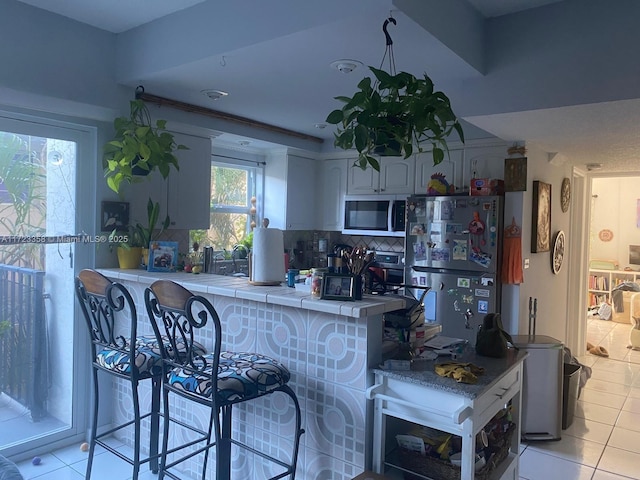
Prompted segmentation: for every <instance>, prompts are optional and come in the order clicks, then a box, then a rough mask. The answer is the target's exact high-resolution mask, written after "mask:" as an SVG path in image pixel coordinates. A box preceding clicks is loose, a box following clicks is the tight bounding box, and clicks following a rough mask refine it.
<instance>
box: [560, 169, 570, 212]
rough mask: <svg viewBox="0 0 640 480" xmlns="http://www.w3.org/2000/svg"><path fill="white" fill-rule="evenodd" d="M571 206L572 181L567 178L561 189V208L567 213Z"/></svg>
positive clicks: (564, 179) (563, 180)
mask: <svg viewBox="0 0 640 480" xmlns="http://www.w3.org/2000/svg"><path fill="white" fill-rule="evenodd" d="M569 205H571V180H569V179H568V178H566V177H565V178H563V179H562V186H561V187H560V208H561V209H562V211H563V212H566V211H567V210H569Z"/></svg>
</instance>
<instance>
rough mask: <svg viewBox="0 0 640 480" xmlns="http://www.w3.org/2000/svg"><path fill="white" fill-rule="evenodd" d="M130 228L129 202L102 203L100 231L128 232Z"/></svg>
mask: <svg viewBox="0 0 640 480" xmlns="http://www.w3.org/2000/svg"><path fill="white" fill-rule="evenodd" d="M128 228H129V202H108V201H103V202H102V203H101V212H100V231H101V232H112V231H114V230H115V231H116V232H126V231H127V230H128Z"/></svg>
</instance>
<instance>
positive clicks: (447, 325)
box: [405, 195, 504, 345]
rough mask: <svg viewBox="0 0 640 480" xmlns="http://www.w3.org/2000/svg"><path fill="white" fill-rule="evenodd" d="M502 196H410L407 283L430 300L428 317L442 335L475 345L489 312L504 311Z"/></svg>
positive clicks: (417, 295)
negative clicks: (440, 330)
mask: <svg viewBox="0 0 640 480" xmlns="http://www.w3.org/2000/svg"><path fill="white" fill-rule="evenodd" d="M503 200H504V198H503V197H500V196H464V197H463V196H438V197H433V196H426V195H424V196H422V195H421V196H413V197H409V198H408V199H407V206H406V212H407V222H406V235H405V284H406V285H415V286H416V288H415V289H412V288H409V291H410V293H411V294H413V295H414V296H415V297H416V298H419V297H420V294H421V291H422V290H421V288H425V287H430V288H431V290H430V291H429V293H428V294H427V296H426V298H425V302H424V303H425V318H426V320H427V321H428V322H436V323H439V324H440V325H442V335H446V336H450V337H456V338H463V339H466V340H468V341H469V342H470V343H471V344H472V345H475V341H476V333H477V330H478V326H479V325H481V324H482V319H483V318H484V316H485V315H486V314H487V313H495V312H499V311H500V297H501V288H500V261H501V256H502V232H503Z"/></svg>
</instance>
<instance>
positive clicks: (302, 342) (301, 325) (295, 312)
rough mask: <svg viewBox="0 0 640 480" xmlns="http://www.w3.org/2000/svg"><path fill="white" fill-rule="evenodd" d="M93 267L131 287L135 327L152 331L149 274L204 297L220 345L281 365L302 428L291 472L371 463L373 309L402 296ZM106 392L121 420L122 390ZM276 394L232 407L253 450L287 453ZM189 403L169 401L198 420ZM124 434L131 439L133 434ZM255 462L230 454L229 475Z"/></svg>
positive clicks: (309, 475) (378, 316)
mask: <svg viewBox="0 0 640 480" xmlns="http://www.w3.org/2000/svg"><path fill="white" fill-rule="evenodd" d="M100 272H101V273H103V274H104V275H106V276H108V277H109V278H111V279H113V280H117V281H119V282H121V283H123V284H124V285H125V286H126V287H127V288H128V289H129V290H130V291H131V294H132V296H133V298H134V301H135V304H136V308H137V310H138V318H139V322H140V325H139V327H138V333H139V334H142V335H153V332H152V329H151V325H150V324H149V322H148V320H147V319H146V318H147V317H146V311H145V307H144V289H145V288H146V287H147V286H149V285H150V284H151V283H153V282H154V281H155V280H159V279H165V280H173V281H175V282H177V283H180V284H181V285H183V286H184V287H185V288H188V289H189V290H191V291H192V292H194V293H197V294H201V295H203V296H205V297H206V298H208V299H209V300H210V301H211V302H212V303H213V305H214V307H215V308H216V310H217V312H218V315H219V316H220V319H221V321H222V324H223V327H224V328H223V336H222V347H223V349H227V350H236V351H254V352H259V353H263V354H265V355H269V356H272V357H274V358H276V359H278V360H280V361H281V362H282V363H284V364H285V365H286V366H287V368H288V369H289V370H290V371H291V381H290V385H291V387H292V388H293V389H294V390H295V392H296V394H297V395H298V398H299V401H300V407H301V409H302V412H303V419H302V422H303V425H302V426H303V428H304V429H305V431H306V433H305V434H304V435H303V436H302V440H301V444H300V456H299V459H298V469H297V475H296V478H298V479H301V480H321V479H329V478H330V479H333V480H351V479H352V478H354V477H355V476H357V475H358V474H360V473H361V472H362V471H363V470H364V469H365V467H367V466H368V464H370V462H371V459H370V458H368V455H369V452H371V451H372V446H371V439H370V435H369V433H370V432H371V424H372V418H373V417H372V414H373V412H372V410H371V409H372V405H371V402H369V401H368V400H367V399H366V390H367V388H368V387H370V386H371V385H372V384H373V375H372V373H370V372H371V369H373V368H375V367H377V366H378V365H379V363H380V361H381V348H382V329H383V321H382V315H383V313H385V312H388V311H393V310H397V309H400V308H403V307H404V300H403V298H402V297H399V296H396V295H385V296H368V295H365V297H364V299H363V300H361V301H356V302H348V301H345V302H342V301H329V300H316V299H313V298H312V297H311V296H310V295H308V294H304V295H303V294H300V293H296V290H295V289H292V288H288V287H287V286H253V285H249V284H248V282H247V279H246V278H234V277H227V276H220V275H208V274H200V275H194V274H188V273H149V272H146V271H143V270H120V269H100ZM203 330H204V332H203V335H204V338H197V340H198V341H200V342H201V343H203V344H204V345H205V346H206V347H207V348H210V347H211V345H212V343H213V340H212V338H211V337H210V336H209V337H207V332H206V328H204V329H203ZM210 333H211V332H209V335H210ZM145 393H146V394H149V392H145ZM114 396H115V397H116V398H115V399H114V400H115V407H114V412H115V413H114V415H115V416H116V417H122V418H124V417H126V415H127V413H128V410H129V408H128V406H127V404H128V402H129V397H128V396H127V395H126V394H125V393H124V392H122V391H121V388H120V386H118V387H114ZM282 398H283V397H280V396H276V395H274V396H268V397H265V398H262V399H260V401H259V402H258V403H257V406H256V402H251V404H252V406H250V407H247V406H244V405H239V406H238V407H236V408H237V413H236V415H235V416H234V425H233V427H234V431H235V434H236V435H239V436H240V437H242V438H243V439H244V440H247V441H249V442H253V443H254V444H255V445H256V446H257V448H258V449H261V448H262V449H264V448H267V449H271V450H272V451H277V450H278V448H279V446H282V448H283V450H284V451H289V445H290V443H291V441H290V438H291V437H292V433H291V432H293V431H294V425H293V418H294V415H293V413H292V411H293V410H292V407H291V406H290V405H288V403H286V402H283V400H282ZM176 403H178V402H176ZM197 408H198V407H194V406H193V405H192V404H189V405H188V406H187V404H184V405H178V404H177V405H176V411H179V412H184V413H183V415H184V418H183V420H185V421H187V422H196V423H197V422H199V421H200V420H201V419H206V418H207V415H206V414H204V413H202V415H200V412H197V411H194V409H197ZM276 417H280V419H278V420H275V418H276ZM271 418H274V421H273V422H271V421H270V419H271ZM118 419H121V418H118ZM276 426H277V428H276ZM146 434H147V435H148V432H147V433H146ZM123 440H125V441H126V442H127V443H129V444H130V443H131V442H132V438H127V439H123ZM196 458H198V457H196ZM198 461H201V459H198ZM209 463H210V464H211V463H212V462H209ZM200 467H201V464H199V463H198V462H196V461H194V462H192V463H191V464H188V468H189V471H186V472H185V474H188V475H193V477H194V478H195V477H196V476H197V472H199V469H200ZM262 467H263V465H262V462H261V461H260V460H259V459H253V458H251V459H250V461H248V460H247V459H246V458H240V457H237V458H234V459H233V466H232V468H233V472H232V476H233V478H264V477H267V476H269V475H267V474H265V472H264V471H263V469H262Z"/></svg>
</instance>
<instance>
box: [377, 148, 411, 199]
mask: <svg viewBox="0 0 640 480" xmlns="http://www.w3.org/2000/svg"><path fill="white" fill-rule="evenodd" d="M415 175H416V160H415V157H413V156H411V157H409V158H402V157H382V158H381V159H380V193H385V194H387V193H388V194H407V195H410V194H412V193H413V185H414V177H415Z"/></svg>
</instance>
